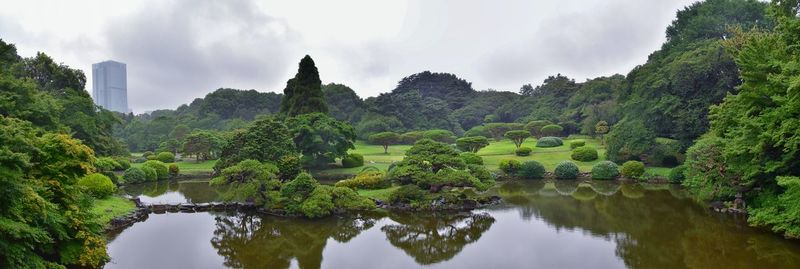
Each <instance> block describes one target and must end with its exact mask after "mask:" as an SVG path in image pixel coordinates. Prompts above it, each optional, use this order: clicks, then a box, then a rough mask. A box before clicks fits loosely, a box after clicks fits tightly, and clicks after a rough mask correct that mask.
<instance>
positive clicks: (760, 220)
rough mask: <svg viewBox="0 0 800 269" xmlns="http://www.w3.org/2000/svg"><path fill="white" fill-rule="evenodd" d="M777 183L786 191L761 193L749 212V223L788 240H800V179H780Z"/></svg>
mask: <svg viewBox="0 0 800 269" xmlns="http://www.w3.org/2000/svg"><path fill="white" fill-rule="evenodd" d="M776 182H777V183H778V186H780V187H781V188H783V189H784V191H783V192H782V193H780V194H776V193H771V192H763V193H760V194H759V195H758V196H757V198H756V201H755V202H754V203H753V204H754V205H752V206H751V207H750V208H749V210H748V211H749V212H748V213H749V215H748V218H747V221H748V222H750V224H752V225H755V226H762V227H770V229H772V231H773V232H776V233H780V234H783V235H784V236H786V237H787V238H800V225H798V223H800V178H798V177H778V178H777V179H776Z"/></svg>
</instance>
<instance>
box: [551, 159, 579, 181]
mask: <svg viewBox="0 0 800 269" xmlns="http://www.w3.org/2000/svg"><path fill="white" fill-rule="evenodd" d="M579 172H580V171H579V170H578V165H577V164H575V163H574V162H571V161H562V162H560V163H558V165H556V169H555V171H553V173H554V174H555V176H556V178H557V179H576V178H578V173H579Z"/></svg>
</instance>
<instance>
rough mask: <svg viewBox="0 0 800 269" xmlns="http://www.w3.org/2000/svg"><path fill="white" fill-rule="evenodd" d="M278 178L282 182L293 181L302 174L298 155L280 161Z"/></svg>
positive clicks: (285, 157)
mask: <svg viewBox="0 0 800 269" xmlns="http://www.w3.org/2000/svg"><path fill="white" fill-rule="evenodd" d="M276 165H277V166H278V170H279V173H278V177H279V178H280V179H281V182H284V181H287V180H291V179H293V178H295V177H297V175H299V174H300V158H299V157H297V156H296V155H285V156H283V157H281V158H280V159H278V163H277V164H276Z"/></svg>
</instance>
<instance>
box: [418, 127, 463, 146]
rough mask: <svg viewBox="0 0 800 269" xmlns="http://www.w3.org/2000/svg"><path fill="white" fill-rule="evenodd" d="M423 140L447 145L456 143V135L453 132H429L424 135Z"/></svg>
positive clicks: (437, 130) (440, 130) (436, 130)
mask: <svg viewBox="0 0 800 269" xmlns="http://www.w3.org/2000/svg"><path fill="white" fill-rule="evenodd" d="M422 138H423V139H430V140H433V141H436V142H442V143H446V144H452V143H453V142H455V141H456V135H455V134H453V132H451V131H448V130H442V129H434V130H427V131H425V132H423V133H422Z"/></svg>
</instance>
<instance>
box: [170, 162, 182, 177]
mask: <svg viewBox="0 0 800 269" xmlns="http://www.w3.org/2000/svg"><path fill="white" fill-rule="evenodd" d="M168 170H169V178H176V177H178V175H180V173H181V169H180V168H178V165H177V164H174V163H171V164H169V168H168Z"/></svg>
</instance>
